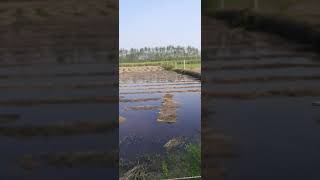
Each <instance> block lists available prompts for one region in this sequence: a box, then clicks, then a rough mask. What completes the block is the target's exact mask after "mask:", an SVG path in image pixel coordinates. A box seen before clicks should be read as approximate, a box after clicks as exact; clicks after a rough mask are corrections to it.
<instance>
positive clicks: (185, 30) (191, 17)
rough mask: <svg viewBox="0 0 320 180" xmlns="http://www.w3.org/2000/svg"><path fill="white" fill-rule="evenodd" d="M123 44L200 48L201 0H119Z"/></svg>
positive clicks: (127, 47)
mask: <svg viewBox="0 0 320 180" xmlns="http://www.w3.org/2000/svg"><path fill="white" fill-rule="evenodd" d="M119 13H120V17H119V18H120V19H119V20H120V22H119V23H120V24H119V28H120V30H119V33H120V34H119V36H120V48H126V49H129V48H141V47H145V46H149V47H154V46H167V45H181V46H188V45H191V46H194V47H197V48H201V0H120V12H119Z"/></svg>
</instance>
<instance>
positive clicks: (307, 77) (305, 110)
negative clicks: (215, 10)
mask: <svg viewBox="0 0 320 180" xmlns="http://www.w3.org/2000/svg"><path fill="white" fill-rule="evenodd" d="M203 24H204V26H206V28H204V29H206V30H207V31H204V38H203V39H204V41H203V43H204V44H205V47H208V48H206V49H204V50H203V53H204V57H205V58H204V60H203V61H202V67H203V69H204V72H205V73H203V75H205V76H202V78H203V80H204V82H203V84H202V90H203V94H202V95H203V100H204V101H203V110H204V112H206V114H204V118H203V119H202V121H203V122H202V123H203V124H204V126H203V127H202V131H203V133H204V134H203V136H204V137H205V138H204V139H203V140H204V141H203V142H204V143H203V149H205V151H204V152H206V153H205V155H206V158H204V167H206V169H205V170H204V171H205V172H206V173H205V174H204V177H205V179H227V180H238V179H246V180H256V179H259V180H269V179H276V180H278V179H290V180H300V179H310V180H316V179H319V178H320V175H319V173H318V169H319V167H320V163H319V162H320V154H319V151H320V143H319V141H318V138H319V136H320V129H319V128H320V126H319V125H320V124H319V117H320V108H319V107H316V106H312V103H313V102H315V101H320V77H319V76H318V75H319V70H320V61H319V60H320V59H319V56H318V55H317V54H314V53H310V52H305V51H302V49H303V46H301V45H296V44H292V43H290V42H287V41H285V40H283V39H280V38H279V37H275V36H271V35H266V34H263V33H256V32H248V31H245V30H243V29H240V28H237V29H232V28H229V27H226V26H225V25H224V24H223V23H221V22H217V21H215V20H213V19H207V18H204V21H203ZM214 168H215V169H220V171H218V173H217V171H216V172H215V171H212V169H214ZM221 169H222V170H221ZM219 172H220V173H219ZM217 177H218V178H217Z"/></svg>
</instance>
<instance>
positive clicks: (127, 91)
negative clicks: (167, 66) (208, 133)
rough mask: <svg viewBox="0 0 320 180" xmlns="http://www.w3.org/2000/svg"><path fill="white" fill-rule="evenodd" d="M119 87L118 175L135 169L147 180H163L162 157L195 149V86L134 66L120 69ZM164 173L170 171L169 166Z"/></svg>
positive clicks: (197, 83)
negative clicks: (187, 147)
mask: <svg viewBox="0 0 320 180" xmlns="http://www.w3.org/2000/svg"><path fill="white" fill-rule="evenodd" d="M119 86H120V93H119V96H120V104H119V111H120V119H119V121H120V127H119V135H120V136H119V139H120V147H119V148H120V176H122V177H123V176H126V177H128V176H129V175H130V173H131V174H133V172H134V171H135V170H136V169H139V168H140V169H141V167H139V166H137V165H141V166H143V167H144V168H145V169H144V173H145V174H146V175H145V176H146V177H147V179H148V178H149V179H150V178H151V179H152V178H153V179H154V178H155V179H159V178H161V177H162V178H164V177H165V176H163V166H164V164H163V163H164V162H165V159H166V157H167V156H173V155H176V154H179V153H180V154H182V152H180V150H181V149H182V150H183V149H185V147H186V146H188V145H189V144H192V145H194V144H195V145H196V146H200V133H201V127H200V126H201V119H200V117H201V93H200V91H201V83H200V81H199V80H197V79H194V78H192V77H189V76H186V75H181V74H177V73H175V72H173V71H166V70H163V69H162V68H160V67H147V68H145V67H140V68H134V69H130V70H128V68H126V69H122V68H120V84H119ZM199 153H200V151H199ZM177 157H179V156H177ZM179 163H180V165H181V164H182V162H178V163H177V164H176V167H177V168H178V167H179V166H180V165H179ZM170 168H172V169H170ZM199 168H200V164H199ZM168 170H169V172H170V171H172V172H173V171H176V170H175V169H173V167H172V165H168ZM130 171H133V172H130ZM181 171H183V170H181ZM128 173H129V174H128ZM180 173H181V172H180ZM176 175H177V176H178V175H180V176H179V177H182V174H178V172H177V174H176ZM185 175H187V174H185ZM171 176H174V174H171Z"/></svg>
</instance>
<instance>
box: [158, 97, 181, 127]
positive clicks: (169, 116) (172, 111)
mask: <svg viewBox="0 0 320 180" xmlns="http://www.w3.org/2000/svg"><path fill="white" fill-rule="evenodd" d="M178 107H179V104H178V103H177V102H175V101H174V100H173V95H172V94H165V95H164V97H163V102H162V106H161V108H160V112H159V116H158V119H157V121H158V122H165V123H175V122H176V121H177V108H178Z"/></svg>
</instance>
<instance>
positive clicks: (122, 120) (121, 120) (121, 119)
mask: <svg viewBox="0 0 320 180" xmlns="http://www.w3.org/2000/svg"><path fill="white" fill-rule="evenodd" d="M125 120H126V118H124V117H122V116H119V124H122V123H124V121H125Z"/></svg>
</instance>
